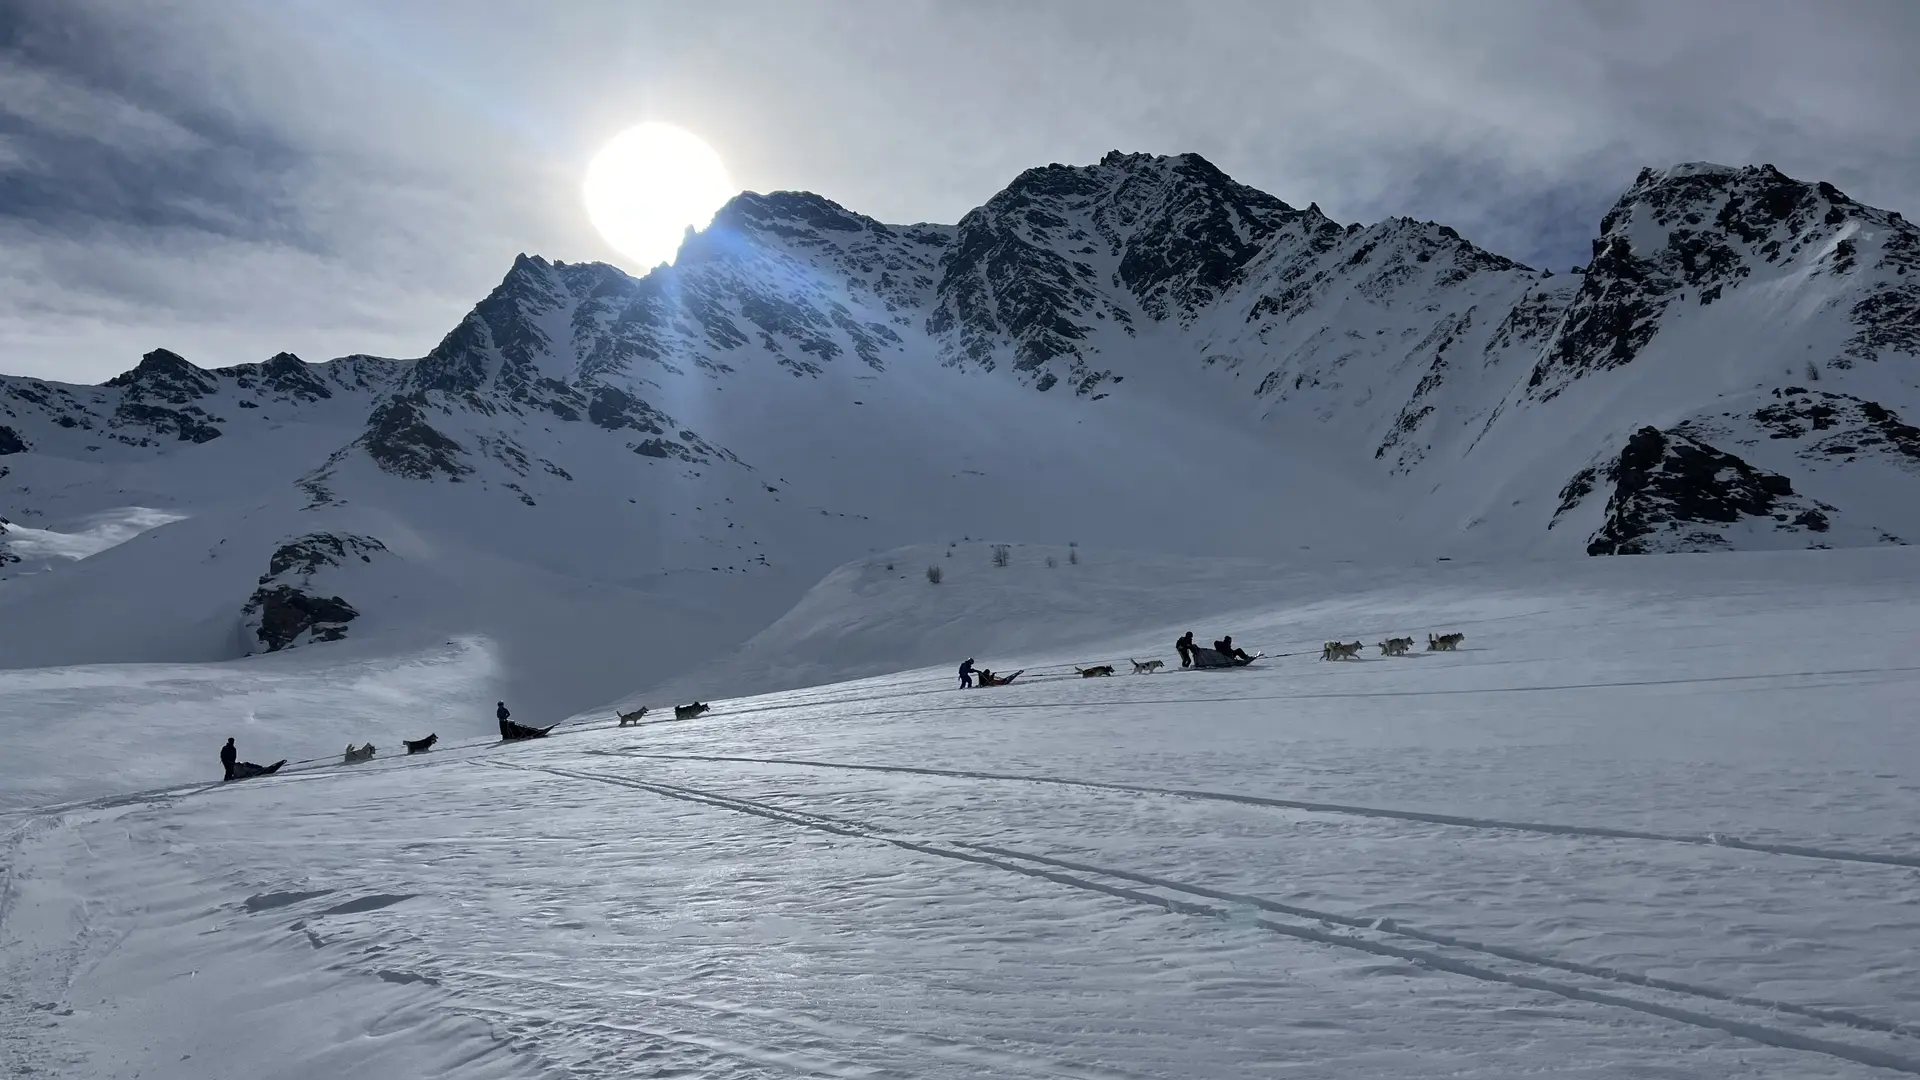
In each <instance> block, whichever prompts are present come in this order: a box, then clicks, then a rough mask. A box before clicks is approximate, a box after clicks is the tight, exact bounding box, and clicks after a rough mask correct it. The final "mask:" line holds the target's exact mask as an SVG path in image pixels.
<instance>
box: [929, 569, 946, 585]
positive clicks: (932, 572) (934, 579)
mask: <svg viewBox="0 0 1920 1080" xmlns="http://www.w3.org/2000/svg"><path fill="white" fill-rule="evenodd" d="M946 576H947V575H946V573H945V572H944V571H942V570H941V569H940V568H939V567H937V566H929V567H927V583H928V584H929V585H938V584H940V579H941V578H943V577H946Z"/></svg>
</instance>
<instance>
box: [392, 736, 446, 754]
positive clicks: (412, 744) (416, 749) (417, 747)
mask: <svg viewBox="0 0 1920 1080" xmlns="http://www.w3.org/2000/svg"><path fill="white" fill-rule="evenodd" d="M400 741H401V742H403V743H406V744H407V753H409V754H424V753H426V752H427V751H429V750H431V749H433V744H434V743H437V742H439V741H440V735H439V733H438V732H435V733H434V734H432V735H429V736H427V737H426V738H424V739H401V740H400Z"/></svg>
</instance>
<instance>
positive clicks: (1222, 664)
mask: <svg viewBox="0 0 1920 1080" xmlns="http://www.w3.org/2000/svg"><path fill="white" fill-rule="evenodd" d="M1189 651H1190V652H1191V653H1192V654H1193V666H1194V667H1196V668H1230V667H1246V666H1247V665H1248V664H1251V663H1253V662H1254V661H1255V660H1258V659H1260V658H1261V657H1263V656H1265V655H1267V654H1266V653H1255V654H1253V655H1252V656H1249V657H1247V658H1246V659H1244V660H1242V659H1241V658H1239V657H1237V656H1229V655H1227V654H1226V653H1223V652H1221V651H1220V650H1219V649H1209V648H1207V647H1206V646H1204V645H1194V646H1192V647H1191V648H1190V650H1189Z"/></svg>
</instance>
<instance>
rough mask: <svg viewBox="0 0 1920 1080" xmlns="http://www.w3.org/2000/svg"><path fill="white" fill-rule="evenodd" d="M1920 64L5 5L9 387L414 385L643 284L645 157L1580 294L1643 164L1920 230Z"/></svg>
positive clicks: (297, 6)
mask: <svg viewBox="0 0 1920 1080" xmlns="http://www.w3.org/2000/svg"><path fill="white" fill-rule="evenodd" d="M1917 52H1920V2H1915V0H1803V2H1785V0H1649V2H1642V0H1458V2H1451V3H1444V4H1442V3H1431V2H1428V0H1326V2H1320V0H1049V2H1047V3H1045V4H1033V3H1025V2H1017V0H817V2H809V3H790V2H785V0H701V2H700V3H697V4H688V3H684V2H680V0H669V2H653V0H0V372H3V373H9V374H27V375H35V376H39V377H43V378H58V379H64V380H69V381H78V382H93V381H98V380H101V379H104V378H107V377H109V376H111V375H113V374H115V373H116V372H119V371H122V370H125V369H126V368H129V367H131V366H132V365H133V364H134V363H135V362H137V360H138V358H139V356H140V355H141V354H142V353H144V352H146V351H148V350H150V349H153V348H156V347H165V348H169V349H172V350H174V351H175V352H178V353H180V354H182V355H184V356H186V357H187V358H188V359H189V360H192V361H194V362H195V363H198V364H200V365H201V366H203V367H217V366H223V365H227V364H235V363H244V362H248V361H257V360H262V359H265V358H266V357H268V356H271V355H272V354H274V353H276V352H280V351H283V350H284V351H291V352H294V353H296V354H298V355H300V356H301V357H303V358H305V359H309V360H322V359H328V358H331V357H335V356H341V355H347V354H351V353H375V354H380V355H388V356H400V357H413V356H419V355H421V354H423V353H425V352H426V351H427V350H428V349H430V348H432V346H433V345H434V344H435V343H436V342H437V341H438V340H439V338H440V337H441V336H442V335H443V334H445V333H446V332H447V331H448V330H450V329H451V328H452V327H453V326H454V325H455V324H456V323H457V322H458V321H459V320H460V318H461V317H462V316H463V315H464V314H465V313H466V312H467V311H468V310H469V309H470V308H471V307H472V306H473V304H474V303H476V302H477V301H478V300H479V299H480V298H481V297H482V296H484V295H485V294H486V292H487V291H488V290H489V289H491V288H492V287H493V286H494V285H495V284H497V283H498V281H499V279H500V278H501V276H502V275H503V274H504V273H505V272H506V270H507V268H508V266H509V265H510V264H511V262H512V260H513V257H514V255H515V254H517V253H519V252H523V251H524V252H528V253H532V254H540V255H544V256H546V257H548V258H550V259H563V260H566V261H570V262H571V261H586V260H606V261H612V262H616V263H617V262H619V261H620V260H619V257H618V255H617V253H615V252H614V251H613V250H612V249H610V248H609V247H608V246H607V245H606V243H605V242H604V241H603V240H602V239H601V238H600V237H599V236H598V235H597V234H596V233H595V232H594V230H593V228H592V226H591V224H590V223H589V222H588V220H587V216H586V212H585V209H584V207H583V206H582V205H581V201H580V181H581V177H582V175H583V174H584V171H585V169H586V165H587V162H588V161H589V160H590V159H591V158H592V156H593V153H594V151H595V150H597V149H598V148H599V147H600V146H601V145H602V144H604V143H605V141H606V140H607V139H609V138H611V137H612V136H613V135H614V134H616V133H618V132H619V131H621V130H622V129H624V128H626V127H629V126H631V125H633V124H636V123H639V122H641V121H644V120H663V121H667V122H670V123H675V124H678V125H680V126H682V127H685V128H687V129H689V130H691V131H693V132H695V133H697V134H699V135H700V136H702V137H703V138H705V139H706V140H707V141H708V142H709V143H711V144H712V145H713V146H714V148H715V149H716V150H717V151H718V152H719V153H720V155H721V157H722V158H723V159H724V160H725V161H726V162H727V164H728V167H729V169H730V170H731V172H732V174H733V176H734V178H735V180H736V181H737V182H738V183H739V184H740V185H741V186H742V187H744V188H746V189H749V190H756V191H769V190H781V189H801V190H810V191H815V192H819V193H820V194H823V195H825V196H827V197H828V198H831V199H833V200H835V201H836V202H839V203H841V204H843V205H845V206H847V207H849V208H851V209H853V210H857V211H859V212H861V213H865V214H868V215H871V216H873V217H876V218H879V219H880V220H882V221H889V222H898V223H908V222H915V221H940V222H953V221H956V220H958V219H959V217H960V216H961V215H962V214H964V213H965V212H966V211H967V210H969V209H971V208H973V207H975V206H978V205H979V204H981V203H983V202H985V201H986V200H987V199H988V198H989V197H991V196H992V195H993V194H994V193H995V192H996V191H998V190H1000V189H1001V188H1002V187H1004V186H1005V185H1006V184H1007V183H1008V182H1009V181H1010V180H1012V179H1013V177H1014V176H1016V175H1017V174H1018V173H1019V172H1020V171H1021V170H1023V169H1026V168H1029V167H1032V166H1035V165H1043V164H1048V163H1051V162H1062V163H1068V164H1091V163H1093V162H1095V161H1097V160H1099V158H1100V157H1101V156H1102V155H1103V154H1105V153H1106V152H1107V151H1109V150H1114V149H1118V150H1123V151H1128V152H1135V151H1145V152H1150V153H1182V152H1196V153H1199V154H1202V155H1204V156H1205V157H1207V158H1208V159H1209V160H1211V161H1212V162H1214V163H1215V164H1216V165H1218V166H1220V168H1222V169H1223V170H1224V171H1226V172H1227V173H1228V174H1229V175H1231V176H1233V177H1234V178H1235V179H1237V180H1240V181H1242V182H1243V183H1247V184H1251V185H1253V186H1254V187H1258V188H1261V189H1262V190H1265V191H1268V192H1271V193H1272V194H1274V195H1277V196H1279V197H1280V198H1282V199H1285V200H1287V201H1288V202H1290V203H1293V204H1295V205H1298V206H1304V205H1306V204H1307V203H1310V202H1317V203H1318V204H1319V205H1320V207H1321V209H1322V210H1324V211H1325V212H1326V213H1327V214H1329V215H1330V216H1332V217H1334V218H1335V219H1337V220H1340V221H1343V222H1345V221H1360V222H1371V221H1375V220H1378V219H1380V218H1382V217H1386V216H1392V215H1410V216H1413V217H1418V218H1425V219H1431V220H1436V221H1440V222H1443V223H1445V224H1449V225H1452V226H1453V227H1455V228H1456V229H1458V230H1459V231H1460V232H1461V233H1462V234H1463V235H1464V236H1466V237H1467V238H1468V239H1470V240H1473V241H1474V242H1476V243H1478V244H1480V245H1481V246H1483V247H1486V248H1489V249H1491V250H1494V251H1498V252H1500V253H1502V254H1506V255H1510V256H1513V257H1515V258H1519V259H1521V260H1522V261H1525V262H1528V263H1530V264H1533V265H1537V266H1550V267H1554V268H1561V267H1563V266H1567V265H1573V264H1575V263H1583V262H1584V261H1585V258H1586V253H1587V250H1588V242H1589V240H1590V238H1591V237H1592V235H1593V233H1594V231H1595V229H1596V226H1597V223H1598V221H1599V218H1600V216H1601V215H1602V214H1603V213H1604V212H1605V210H1606V208H1607V207H1608V206H1609V205H1610V204H1611V203H1612V202H1613V201H1614V199H1616V198H1617V197H1618V196H1619V194H1620V192H1621V191H1622V190H1624V189H1625V188H1626V186H1627V185H1628V184H1629V183H1631V182H1632V180H1633V177H1634V175H1635V174H1636V173H1637V172H1638V170H1639V169H1640V168H1641V167H1643V166H1648V165H1653V166H1659V165H1667V164H1673V163H1675V162H1680V161H1699V160H1706V161H1717V162H1721V163H1724V164H1748V163H1759V162H1768V163H1772V164H1774V165H1776V166H1778V167H1779V168H1781V169H1783V170H1784V171H1786V172H1787V173H1788V174H1789V175H1793V176H1797V177H1801V178H1805V179H1825V180H1828V181H1831V182H1833V183H1834V184H1836V185H1837V186H1839V187H1840V188H1841V189H1842V190H1843V191H1845V192H1847V193H1848V194H1849V195H1851V196H1853V197H1855V198H1857V199H1860V200H1862V201H1864V202H1868V203H1872V204H1874V205H1878V206H1884V207H1887V208H1889V209H1894V210H1900V211H1902V212H1903V213H1906V214H1907V215H1909V216H1910V217H1920V109H1916V107H1915V104H1914V103H1915V102H1916V101H1920V64H1914V63H1912V57H1913V56H1914V55H1916V53H1917ZM629 269H632V270H636V271H639V270H644V268H643V267H629Z"/></svg>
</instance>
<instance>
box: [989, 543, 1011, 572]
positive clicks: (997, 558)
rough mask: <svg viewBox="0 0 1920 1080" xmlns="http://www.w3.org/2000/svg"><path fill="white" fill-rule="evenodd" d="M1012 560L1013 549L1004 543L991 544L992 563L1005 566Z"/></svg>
mask: <svg viewBox="0 0 1920 1080" xmlns="http://www.w3.org/2000/svg"><path fill="white" fill-rule="evenodd" d="M1012 561H1013V551H1012V550H1011V549H1010V548H1008V547H1007V545H1005V544H995V545H993V565H995V566H999V567H1005V566H1006V565H1007V564H1008V563H1011V562H1012Z"/></svg>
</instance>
